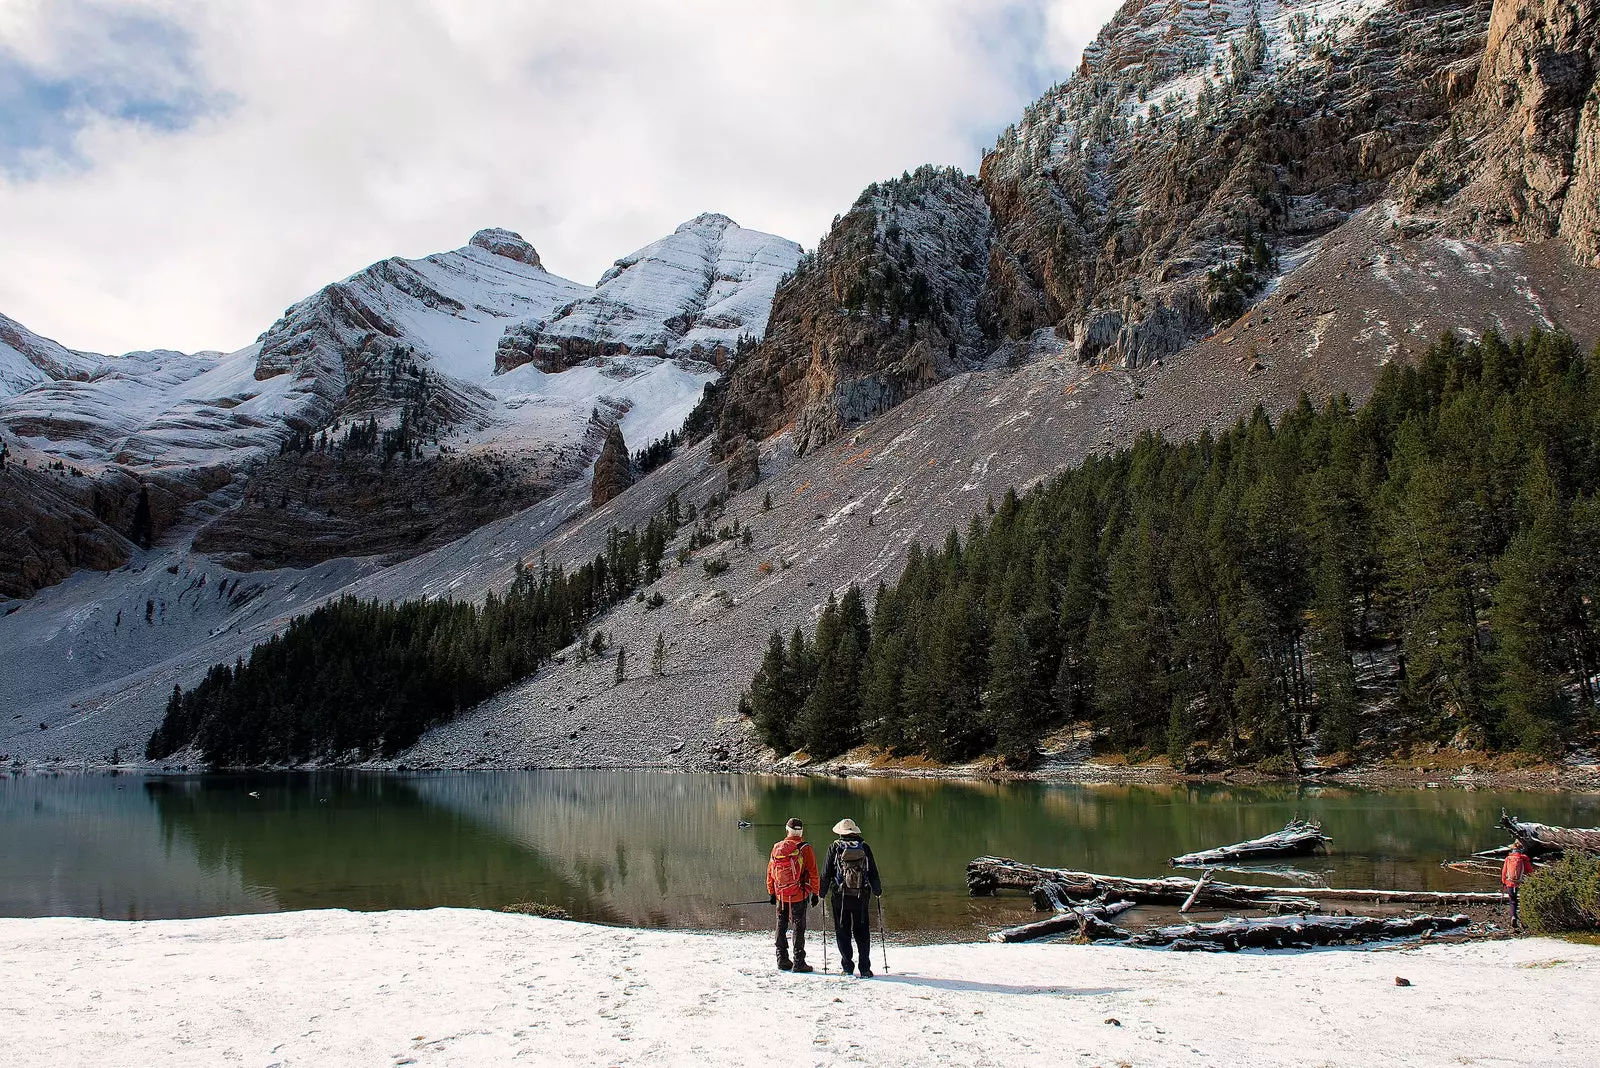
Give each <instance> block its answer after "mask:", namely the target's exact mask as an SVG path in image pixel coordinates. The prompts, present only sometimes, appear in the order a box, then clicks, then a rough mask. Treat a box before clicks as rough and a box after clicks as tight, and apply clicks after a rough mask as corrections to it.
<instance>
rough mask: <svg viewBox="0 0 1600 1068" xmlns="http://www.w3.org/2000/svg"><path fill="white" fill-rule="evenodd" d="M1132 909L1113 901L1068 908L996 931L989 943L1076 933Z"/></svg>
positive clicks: (1129, 902)
mask: <svg viewBox="0 0 1600 1068" xmlns="http://www.w3.org/2000/svg"><path fill="white" fill-rule="evenodd" d="M1133 907H1134V903H1133V902H1132V901H1114V902H1112V903H1111V904H1109V905H1084V906H1080V907H1076V908H1074V907H1068V908H1067V909H1066V910H1065V911H1063V912H1058V913H1056V914H1055V915H1054V916H1052V917H1050V918H1049V919H1048V920H1036V921H1035V922H1033V923H1024V924H1021V925H1019V926H1016V927H1007V928H1006V929H1005V930H1003V931H996V932H994V933H993V934H991V935H990V936H989V941H991V942H1031V941H1033V940H1034V939H1035V938H1045V937H1048V936H1050V935H1056V934H1068V933H1077V932H1081V931H1083V930H1084V929H1085V928H1084V925H1085V924H1086V923H1088V922H1090V920H1091V919H1093V920H1094V921H1097V922H1100V923H1104V922H1105V921H1106V920H1108V919H1109V918H1110V917H1112V916H1115V915H1117V914H1118V913H1122V912H1127V911H1128V910H1129V909H1131V908H1133Z"/></svg>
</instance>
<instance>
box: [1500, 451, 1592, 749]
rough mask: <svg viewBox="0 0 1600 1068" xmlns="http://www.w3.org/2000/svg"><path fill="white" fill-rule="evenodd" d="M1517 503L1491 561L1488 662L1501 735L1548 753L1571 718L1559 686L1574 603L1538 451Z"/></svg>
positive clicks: (1559, 524)
mask: <svg viewBox="0 0 1600 1068" xmlns="http://www.w3.org/2000/svg"><path fill="white" fill-rule="evenodd" d="M1522 505H1523V509H1524V512H1525V515H1526V518H1525V520H1524V522H1523V523H1522V525H1521V528H1520V530H1519V531H1518V532H1517V534H1516V535H1515V536H1514V537H1513V538H1512V539H1511V544H1510V545H1508V546H1507V547H1506V551H1505V553H1504V554H1502V555H1501V557H1500V559H1499V560H1498V561H1497V562H1496V564H1495V571H1496V572H1497V574H1498V575H1499V577H1500V582H1499V585H1498V586H1497V587H1496V588H1495V604H1494V607H1493V608H1492V609H1491V611H1490V613H1489V618H1490V623H1491V626H1492V629H1493V634H1494V643H1495V644H1494V648H1493V650H1492V651H1491V654H1490V656H1489V664H1490V666H1491V668H1493V669H1494V671H1495V673H1496V675H1497V676H1498V680H1499V681H1498V685H1497V687H1496V694H1495V697H1496V703H1497V704H1498V705H1499V707H1500V709H1501V710H1502V714H1503V716H1504V719H1503V720H1502V722H1501V731H1502V732H1503V736H1504V737H1505V739H1506V740H1507V741H1509V742H1510V743H1511V744H1514V745H1516V746H1517V747H1519V748H1521V749H1525V750H1527V751H1529V752H1533V753H1539V754H1542V755H1546V756H1554V755H1556V754H1557V753H1558V752H1559V750H1560V745H1561V742H1562V740H1563V736H1564V734H1565V733H1566V728H1567V721H1568V719H1569V717H1570V702H1569V701H1568V699H1567V696H1566V693H1565V685H1564V683H1565V680H1566V679H1567V678H1568V677H1570V674H1571V669H1572V667H1573V666H1574V662H1575V661H1576V660H1577V657H1575V656H1574V655H1573V652H1574V650H1573V642H1572V639H1573V637H1574V628H1573V621H1574V619H1575V617H1576V611H1575V608H1576V606H1575V605H1574V604H1573V597H1572V590H1573V579H1574V576H1573V573H1572V568H1571V565H1570V562H1569V561H1568V559H1567V555H1566V549H1567V542H1568V531H1567V515H1566V510H1565V509H1564V508H1563V506H1562V504H1561V501H1560V499H1559V497H1558V494H1557V490H1556V486H1555V482H1554V480H1552V479H1551V477H1550V472H1549V469H1548V466H1547V464H1546V461H1545V454H1544V452H1543V450H1538V451H1537V452H1536V453H1535V455H1534V457H1533V458H1532V459H1531V460H1530V461H1529V464H1528V471H1527V476H1526V478H1525V480H1524V484H1523V492H1522Z"/></svg>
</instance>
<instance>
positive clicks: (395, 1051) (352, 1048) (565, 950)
mask: <svg viewBox="0 0 1600 1068" xmlns="http://www.w3.org/2000/svg"><path fill="white" fill-rule="evenodd" d="M811 945H812V959H813V963H814V964H816V965H817V966H818V971H817V973H816V974H814V975H792V974H786V973H780V972H777V971H775V970H774V969H773V968H772V965H771V959H772V953H771V948H770V940H769V938H768V936H766V935H760V934H694V933H686V932H679V931H653V930H637V929H630V928H617V927H602V926H592V925H587V924H579V923H570V922H562V921H556V920H543V919H536V918H532V917H526V916H517V915H507V914H500V913H493V912H482V911H473V910H463V909H435V910H430V911H419V912H372V913H354V912H343V911H319V912H289V913H277V914H271V915H257V916H231V917H222V918H214V919H202V920H172V921H153V922H138V923H127V922H113V921H103V920H90V919H6V920H0V975H3V976H4V982H5V986H6V988H7V989H6V997H5V998H4V999H0V1028H3V1029H4V1033H5V1035H6V1053H5V1062H6V1063H7V1064H8V1065H13V1066H18V1068H21V1066H31V1065H41V1066H42V1065H50V1066H52V1068H59V1066H65V1065H94V1066H95V1068H100V1066H103V1065H106V1064H162V1065H219V1064H239V1065H253V1066H258V1068H268V1066H274V1065H276V1066H280V1068H292V1066H297V1065H318V1066H325V1065H413V1064H414V1065H473V1066H481V1065H495V1064H582V1065H624V1064H695V1065H706V1064H747V1063H761V1064H773V1065H818V1064H854V1063H865V1064H874V1065H934V1064H973V1065H983V1064H993V1065H1002V1064H1003V1065H1008V1066H1011V1065H1023V1064H1040V1065H1043V1064H1050V1065H1062V1064H1065V1065H1104V1066H1112V1065H1140V1066H1150V1065H1218V1066H1223V1065H1226V1066H1243V1065H1263V1066H1266V1065H1272V1066H1277V1065H1307V1066H1320V1065H1361V1066H1363V1068H1372V1066H1376V1065H1407V1066H1416V1065H1457V1064H1473V1063H1494V1064H1526V1065H1590V1064H1593V1063H1594V1049H1593V1041H1592V1035H1591V1034H1590V1029H1589V1022H1590V1009H1591V1004H1590V992H1592V991H1593V990H1594V989H1595V988H1596V984H1597V983H1600V948H1597V947H1592V946H1584V945H1573V944H1569V943H1566V942H1560V941H1554V940H1549V939H1522V940H1516V941H1502V942H1490V943H1477V944H1470V945H1454V946H1442V945H1441V946H1409V947H1403V948H1385V949H1382V950H1377V951H1374V950H1365V951H1356V950H1337V951H1323V952H1312V953H1276V954H1257V953H1241V954H1177V953H1166V952H1154V951H1142V950H1131V949H1124V948H1118V947H1101V946H1074V945H1050V944H1046V945H1021V946H1007V945H990V944H983V943H979V944H961V945H942V946H905V947H900V946H895V945H893V944H892V943H891V945H890V947H889V961H888V963H889V967H890V971H889V972H888V973H887V974H880V975H879V976H878V977H877V978H874V979H870V980H860V979H849V978H844V977H841V976H840V975H839V974H838V973H837V970H836V969H835V970H834V971H833V973H832V974H824V973H823V972H822V971H821V963H822V958H821V944H820V942H819V940H818V938H817V936H816V933H815V932H814V933H813V936H812V942H811ZM875 963H877V962H876V961H875ZM1397 976H1402V977H1404V978H1406V979H1408V980H1410V984H1411V985H1409V986H1398V985H1396V982H1395V979H1396V977H1397Z"/></svg>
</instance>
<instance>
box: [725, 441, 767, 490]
mask: <svg viewBox="0 0 1600 1068" xmlns="http://www.w3.org/2000/svg"><path fill="white" fill-rule="evenodd" d="M760 481H761V449H760V447H759V446H757V445H756V443H755V442H753V441H751V440H750V439H749V438H746V439H744V440H743V441H741V442H739V443H738V444H737V445H735V446H734V447H733V448H732V449H731V450H729V452H728V492H729V493H743V492H744V491H745V490H751V489H755V488H756V485H757V484H758V483H760Z"/></svg>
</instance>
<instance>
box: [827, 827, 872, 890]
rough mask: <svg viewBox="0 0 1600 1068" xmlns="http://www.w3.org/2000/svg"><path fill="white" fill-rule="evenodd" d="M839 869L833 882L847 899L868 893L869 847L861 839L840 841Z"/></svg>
mask: <svg viewBox="0 0 1600 1068" xmlns="http://www.w3.org/2000/svg"><path fill="white" fill-rule="evenodd" d="M838 861H839V864H838V868H837V870H836V871H835V873H834V877H833V882H834V885H835V886H836V887H838V889H839V893H841V894H843V895H844V896H845V897H860V896H861V895H862V894H865V893H866V892H867V847H866V846H865V845H863V844H862V843H861V839H859V838H841V839H840V840H839V857H838Z"/></svg>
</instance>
